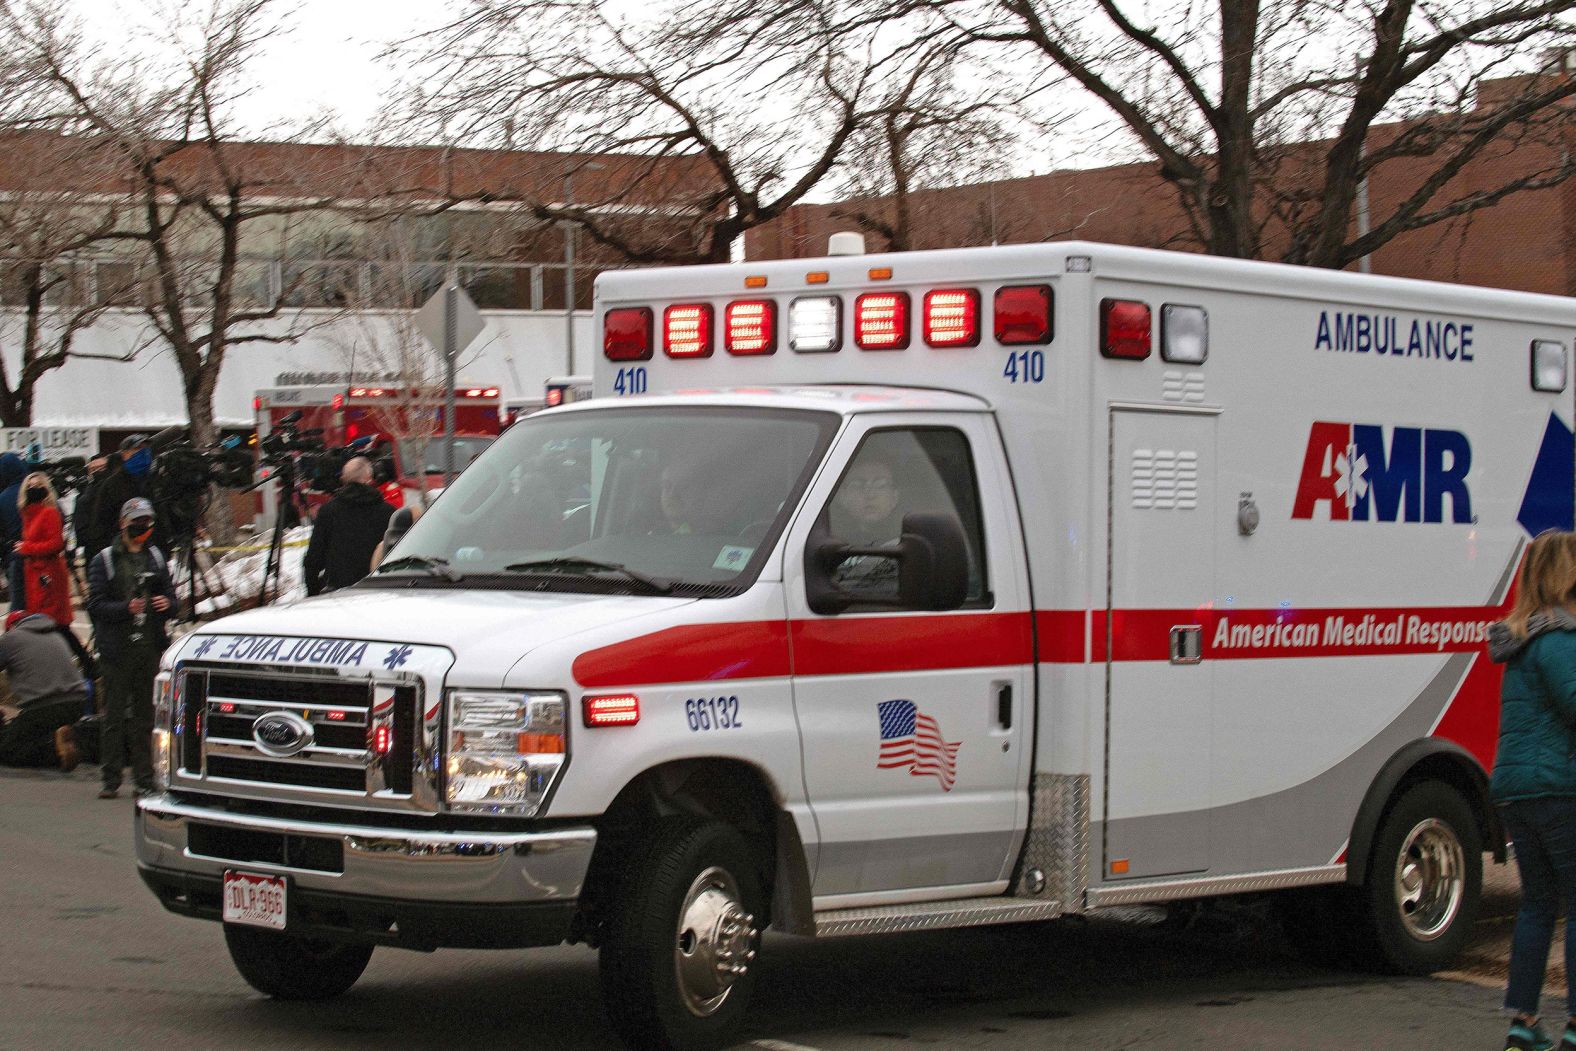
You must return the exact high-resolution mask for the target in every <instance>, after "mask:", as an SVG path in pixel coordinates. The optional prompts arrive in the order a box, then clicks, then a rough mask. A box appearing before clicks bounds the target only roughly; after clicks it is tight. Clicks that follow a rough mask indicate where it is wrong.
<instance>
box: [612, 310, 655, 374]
mask: <svg viewBox="0 0 1576 1051" xmlns="http://www.w3.org/2000/svg"><path fill="white" fill-rule="evenodd" d="M602 353H603V354H604V355H605V356H606V357H607V360H609V361H647V360H649V359H650V358H651V310H650V309H649V308H648V307H624V308H622V309H619V310H609V311H608V312H607V313H606V314H605V315H603V317H602Z"/></svg>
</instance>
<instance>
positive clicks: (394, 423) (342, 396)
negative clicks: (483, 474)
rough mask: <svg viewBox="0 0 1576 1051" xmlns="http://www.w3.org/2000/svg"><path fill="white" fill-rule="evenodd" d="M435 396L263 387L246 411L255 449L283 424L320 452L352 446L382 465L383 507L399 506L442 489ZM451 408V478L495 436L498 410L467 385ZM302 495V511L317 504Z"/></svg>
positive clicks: (390, 389)
mask: <svg viewBox="0 0 1576 1051" xmlns="http://www.w3.org/2000/svg"><path fill="white" fill-rule="evenodd" d="M443 393H444V392H443V391H442V390H439V389H419V388H412V387H406V386H400V385H397V384H384V385H361V384H345V383H321V384H301V385H296V386H285V387H265V388H263V389H261V390H259V391H258V392H257V394H256V396H255V397H254V398H253V399H252V408H253V411H254V413H255V415H256V420H257V437H258V441H259V443H261V442H262V441H263V440H264V439H265V438H267V437H268V436H269V435H270V434H272V433H274V432H275V431H277V430H278V429H279V428H280V427H281V426H284V425H285V421H286V420H291V421H292V422H290V423H289V424H288V425H289V426H291V427H293V428H294V429H295V430H296V432H297V433H298V434H302V435H305V436H309V437H311V438H313V439H316V440H320V441H321V442H322V444H323V446H324V447H325V448H327V449H342V448H345V447H347V446H352V445H359V447H361V448H362V449H363V450H364V453H365V455H367V456H369V457H371V458H372V459H373V460H374V462H379V461H384V462H386V463H387V467H386V468H384V469H383V470H382V471H381V472H380V475H379V478H380V484H381V485H382V486H383V487H384V493H385V496H386V497H387V498H388V499H389V502H390V503H393V504H395V506H401V505H403V504H404V503H414V504H425V503H426V502H429V501H431V500H432V499H433V498H434V497H435V496H437V494H438V493H439V492H441V491H442V490H443V485H444V480H443V472H444V468H445V463H444V454H443V404H444V396H443ZM454 407H455V411H454V470H455V472H456V473H458V472H460V471H463V470H464V469H465V468H466V466H468V465H469V464H470V462H471V461H472V460H474V459H475V458H476V457H477V456H478V455H480V453H481V452H482V450H484V449H486V448H487V446H489V445H491V444H492V442H493V439H495V438H496V437H497V436H498V432H499V429H500V417H501V413H500V409H501V407H502V403H501V401H500V400H499V390H498V388H497V387H495V386H481V385H472V386H462V387H456V388H455V392H454ZM296 414H299V415H296ZM303 484H306V485H308V486H310V480H309V479H303ZM306 496H307V503H308V506H313V505H315V504H316V503H319V502H321V499H322V494H321V493H318V492H316V491H314V490H312V489H311V488H309V489H308V491H307V493H306ZM265 513H267V512H266V509H265Z"/></svg>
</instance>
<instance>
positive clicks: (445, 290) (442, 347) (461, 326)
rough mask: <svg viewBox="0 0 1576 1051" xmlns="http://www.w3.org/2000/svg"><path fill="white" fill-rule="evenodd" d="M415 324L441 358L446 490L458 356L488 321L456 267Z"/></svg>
mask: <svg viewBox="0 0 1576 1051" xmlns="http://www.w3.org/2000/svg"><path fill="white" fill-rule="evenodd" d="M415 321H416V331H417V332H420V333H421V334H422V336H423V337H424V338H425V339H426V340H427V342H428V343H430V344H431V345H432V347H433V348H434V349H435V350H437V351H438V353H440V354H442V355H443V382H444V386H445V387H446V388H447V389H446V390H445V391H444V392H443V487H444V488H445V489H447V488H448V487H449V484H450V483H451V482H453V481H454V432H455V429H456V427H457V426H458V423H457V421H456V419H455V417H456V416H457V415H458V413H457V412H456V409H455V404H454V402H455V396H454V386H455V384H456V383H458V382H459V379H458V377H456V376H455V372H456V371H458V369H459V367H460V354H461V353H462V352H463V351H464V350H465V348H466V347H469V346H470V345H471V344H472V343H474V342H476V337H477V336H480V335H481V334H482V330H483V329H485V328H486V327H487V322H486V321H485V320H483V319H482V315H481V312H480V311H479V310H477V309H476V304H475V302H473V301H472V299H471V297H470V296H468V295H466V294H465V289H463V288H461V287H460V277H459V268H458V267H455V266H449V267H447V268H445V270H444V275H443V287H442V288H440V289H438V291H436V292H434V293H433V294H432V295H431V296H430V297H429V298H428V299H427V301H426V302H425V303H423V304H422V305H421V309H420V310H418V311H416V318H415ZM429 433H430V432H429Z"/></svg>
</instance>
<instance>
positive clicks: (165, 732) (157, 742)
mask: <svg viewBox="0 0 1576 1051" xmlns="http://www.w3.org/2000/svg"><path fill="white" fill-rule="evenodd" d="M174 688H175V687H174V681H173V677H172V676H171V675H170V673H169V672H160V673H159V676H158V678H156V679H154V680H153V782H154V784H155V785H156V786H158V787H159V788H160V789H164V788H168V787H170V760H171V759H172V757H173V756H172V749H171V747H170V729H171V727H170V722H171V719H172V718H173V715H172V713H173V712H174V710H175V699H174V696H173V694H174Z"/></svg>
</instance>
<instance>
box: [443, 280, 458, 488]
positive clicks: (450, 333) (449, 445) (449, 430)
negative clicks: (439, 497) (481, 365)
mask: <svg viewBox="0 0 1576 1051" xmlns="http://www.w3.org/2000/svg"><path fill="white" fill-rule="evenodd" d="M459 291H460V285H459V281H457V280H456V274H455V273H454V268H453V267H450V268H449V273H448V281H447V282H445V284H444V286H443V386H444V390H443V487H444V488H445V489H447V488H448V487H449V486H450V485H451V484H452V483H453V482H454V410H455V406H454V382H455V379H454V359H456V358H458V357H459V356H460V348H459V347H458V346H457V345H456V344H458V343H459V333H458V329H459V319H458V313H459V312H458V310H457V309H456V305H457V304H456V299H457V297H458V295H459Z"/></svg>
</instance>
